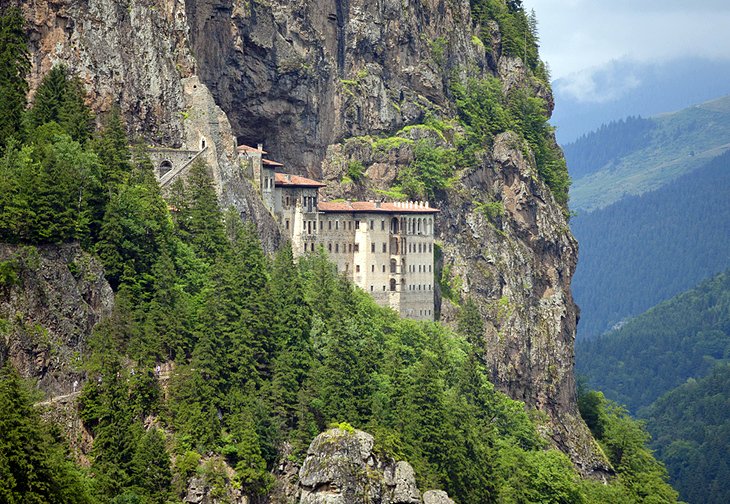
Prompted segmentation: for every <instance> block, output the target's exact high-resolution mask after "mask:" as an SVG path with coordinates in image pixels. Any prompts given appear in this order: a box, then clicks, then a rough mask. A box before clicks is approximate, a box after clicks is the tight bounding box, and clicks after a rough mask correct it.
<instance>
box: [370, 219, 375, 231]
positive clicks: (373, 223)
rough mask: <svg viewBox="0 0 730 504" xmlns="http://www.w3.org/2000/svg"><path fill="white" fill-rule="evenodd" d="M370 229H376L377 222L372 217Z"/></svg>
mask: <svg viewBox="0 0 730 504" xmlns="http://www.w3.org/2000/svg"><path fill="white" fill-rule="evenodd" d="M370 229H371V230H372V229H375V222H374V221H373V220H372V219H370Z"/></svg>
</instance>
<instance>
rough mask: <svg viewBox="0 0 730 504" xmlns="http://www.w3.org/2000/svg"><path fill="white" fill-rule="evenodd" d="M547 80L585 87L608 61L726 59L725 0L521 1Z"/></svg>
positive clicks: (729, 43)
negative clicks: (533, 20)
mask: <svg viewBox="0 0 730 504" xmlns="http://www.w3.org/2000/svg"><path fill="white" fill-rule="evenodd" d="M523 4H524V6H525V9H526V10H527V11H528V12H529V11H530V10H531V9H534V10H535V12H536V14H537V20H538V26H539V33H540V55H541V57H542V59H543V60H545V61H547V63H548V65H549V67H550V70H551V75H552V78H553V79H561V78H567V79H569V80H571V81H574V86H575V88H576V92H580V89H582V88H583V87H586V86H587V87H590V75H591V73H592V70H594V69H596V68H597V67H602V66H605V65H607V64H609V63H610V62H611V61H612V60H613V61H616V60H627V59H628V60H633V61H638V62H652V63H658V62H662V61H667V60H670V59H675V58H680V57H687V56H690V57H692V56H696V57H703V58H709V59H724V60H730V0H524V1H523Z"/></svg>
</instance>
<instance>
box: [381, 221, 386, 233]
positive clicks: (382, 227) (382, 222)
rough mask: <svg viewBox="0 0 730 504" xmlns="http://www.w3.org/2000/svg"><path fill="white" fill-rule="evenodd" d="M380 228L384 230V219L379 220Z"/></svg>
mask: <svg viewBox="0 0 730 504" xmlns="http://www.w3.org/2000/svg"><path fill="white" fill-rule="evenodd" d="M380 230H381V231H385V221H384V220H381V221H380Z"/></svg>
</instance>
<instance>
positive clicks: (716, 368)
mask: <svg viewBox="0 0 730 504" xmlns="http://www.w3.org/2000/svg"><path fill="white" fill-rule="evenodd" d="M576 352H577V356H576V360H577V369H578V371H579V372H580V373H582V374H583V375H584V376H586V377H587V378H588V380H589V385H590V386H591V387H594V388H597V389H600V390H602V391H603V392H604V393H605V395H606V396H607V397H609V398H611V399H612V400H614V401H618V402H620V403H624V404H627V405H629V406H630V408H631V409H632V410H633V411H634V412H638V415H639V416H640V417H642V418H645V419H646V422H647V423H646V426H647V429H648V430H649V432H650V433H651V434H652V436H653V437H654V441H653V442H652V444H651V446H652V447H653V448H654V449H656V450H657V456H658V457H659V458H660V459H661V460H663V461H664V462H665V463H666V464H667V467H668V469H669V472H670V475H671V481H672V483H673V484H674V485H675V487H676V488H677V489H678V490H679V491H680V494H681V497H682V498H683V499H686V500H688V501H689V502H693V503H694V502H697V503H699V502H702V503H705V502H717V503H720V502H727V500H728V498H730V487H729V486H728V485H727V482H728V478H727V475H728V472H727V471H728V467H727V460H728V458H727V456H728V450H730V438H728V433H729V432H730V431H728V429H730V419H729V418H728V415H727V412H728V411H729V409H728V397H730V382H729V381H728V378H729V377H730V368H728V365H727V363H728V361H729V359H730V272H725V273H722V274H720V275H717V276H715V277H714V278H712V279H710V280H706V281H704V282H702V283H701V284H700V285H698V286H697V287H696V288H694V289H692V290H690V291H688V292H685V293H683V294H680V295H679V296H676V297H675V298H673V299H671V300H669V301H666V302H664V303H661V304H660V305H658V306H656V307H654V308H652V309H651V310H649V311H647V312H646V313H644V314H642V315H640V316H638V317H636V318H634V319H631V320H630V321H629V322H627V323H626V324H625V325H624V326H623V327H622V328H621V329H619V330H617V331H613V332H610V333H608V334H605V335H603V336H601V337H600V338H597V339H595V340H590V341H579V342H578V344H577V348H576Z"/></svg>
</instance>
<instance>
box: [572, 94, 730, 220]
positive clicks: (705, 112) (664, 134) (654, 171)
mask: <svg viewBox="0 0 730 504" xmlns="http://www.w3.org/2000/svg"><path fill="white" fill-rule="evenodd" d="M641 121H642V122H644V121H646V120H641ZM649 121H651V122H652V123H653V125H652V126H651V127H648V128H647V127H646V126H645V125H643V124H642V128H641V131H640V137H641V138H642V140H643V141H642V142H628V143H629V144H630V148H628V149H627V140H626V137H627V135H626V134H625V131H623V130H626V129H627V128H628V129H633V128H636V127H637V125H636V121H626V122H623V123H617V125H615V126H616V127H613V128H611V127H607V128H602V129H600V130H598V131H596V132H594V133H591V134H588V135H584V136H583V137H581V138H579V139H578V140H576V141H575V142H573V143H571V144H568V145H566V146H565V155H566V159H567V161H568V167H569V169H570V170H571V173H572V175H573V177H574V180H573V185H572V187H571V190H570V198H571V207H572V208H573V209H576V210H578V211H579V212H590V211H593V210H596V209H599V208H603V207H606V206H608V205H610V204H611V203H614V202H616V201H618V200H620V199H621V198H623V197H624V196H626V195H638V194H642V193H645V192H647V191H651V190H654V189H657V188H659V187H662V186H663V185H665V184H667V183H668V182H670V181H672V180H674V179H676V178H677V177H679V176H681V175H683V174H686V173H690V172H692V171H693V170H695V169H697V168H698V167H700V166H701V165H703V164H704V163H706V162H707V161H708V160H710V159H713V158H715V157H717V156H718V155H720V154H722V153H723V152H725V151H726V150H728V148H730V96H727V97H724V98H720V99H718V100H714V101H710V102H707V103H703V104H701V105H696V106H694V107H691V108H687V109H684V110H681V111H679V112H675V113H672V114H665V115H660V116H656V117H653V118H651V119H649ZM596 152H602V153H603V155H595V154H594V153H596ZM591 159H593V160H595V163H596V165H590V164H589V166H585V164H586V160H591ZM574 164H575V165H576V169H575V170H574V169H573V165H574Z"/></svg>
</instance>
